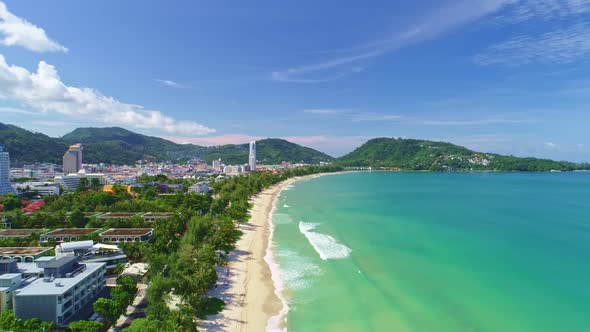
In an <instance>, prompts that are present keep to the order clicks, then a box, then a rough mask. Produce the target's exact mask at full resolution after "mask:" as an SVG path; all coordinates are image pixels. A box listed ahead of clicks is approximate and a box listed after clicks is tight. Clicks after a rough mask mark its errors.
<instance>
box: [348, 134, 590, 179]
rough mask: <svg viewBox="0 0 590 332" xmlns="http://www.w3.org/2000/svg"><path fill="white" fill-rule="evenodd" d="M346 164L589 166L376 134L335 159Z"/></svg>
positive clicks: (460, 167) (435, 167) (504, 168)
mask: <svg viewBox="0 0 590 332" xmlns="http://www.w3.org/2000/svg"><path fill="white" fill-rule="evenodd" d="M336 164H338V165H341V166H347V167H383V168H399V169H405V170H430V171H445V170H496V171H550V170H562V171H570V170H575V169H590V165H589V164H575V163H570V162H558V161H552V160H545V159H536V158H518V157H513V156H501V155H497V154H489V153H488V154H486V153H478V152H474V151H471V150H469V149H467V148H464V147H461V146H457V145H454V144H450V143H445V142H433V141H425V140H415V139H401V138H400V139H395V138H376V139H372V140H370V141H368V142H367V143H365V144H363V145H362V146H361V147H359V148H357V149H356V150H354V151H353V152H351V153H349V154H347V155H345V156H343V157H341V158H339V159H337V160H336Z"/></svg>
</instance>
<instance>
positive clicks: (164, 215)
mask: <svg viewBox="0 0 590 332" xmlns="http://www.w3.org/2000/svg"><path fill="white" fill-rule="evenodd" d="M174 215H175V213H174V212H148V213H144V214H142V215H141V217H142V218H143V220H145V221H147V222H155V221H158V220H161V219H169V218H172V217H174Z"/></svg>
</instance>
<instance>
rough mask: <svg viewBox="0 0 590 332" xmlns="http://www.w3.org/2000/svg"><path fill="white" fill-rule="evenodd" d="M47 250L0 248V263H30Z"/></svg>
mask: <svg viewBox="0 0 590 332" xmlns="http://www.w3.org/2000/svg"><path fill="white" fill-rule="evenodd" d="M49 250H51V248H49V247H0V262H4V261H6V260H11V259H13V260H14V261H16V262H19V263H20V262H23V263H32V262H34V261H35V260H37V259H38V258H40V257H43V256H45V255H46V253H47V252H48V251H49ZM0 272H2V271H0Z"/></svg>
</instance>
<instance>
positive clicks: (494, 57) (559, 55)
mask: <svg viewBox="0 0 590 332" xmlns="http://www.w3.org/2000/svg"><path fill="white" fill-rule="evenodd" d="M588 56H590V23H589V22H583V23H578V24H575V25H573V26H570V27H567V28H563V29H558V30H554V31H550V32H546V33H542V34H538V35H519V36H516V37H513V38H511V39H509V40H507V41H504V42H501V43H498V44H495V45H492V46H490V47H489V48H488V49H486V50H485V51H484V52H483V53H481V54H479V55H477V56H475V57H474V61H475V63H477V64H480V65H508V66H516V65H523V64H529V63H534V62H539V63H571V62H575V61H577V60H580V59H585V58H587V57H588Z"/></svg>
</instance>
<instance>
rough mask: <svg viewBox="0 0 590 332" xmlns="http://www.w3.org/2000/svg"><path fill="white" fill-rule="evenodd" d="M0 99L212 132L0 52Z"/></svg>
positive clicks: (120, 121)
mask: <svg viewBox="0 0 590 332" xmlns="http://www.w3.org/2000/svg"><path fill="white" fill-rule="evenodd" d="M0 99H10V100H14V101H18V102H20V103H23V104H25V105H27V106H29V107H31V108H33V109H36V110H39V111H42V112H57V113H60V114H64V115H67V116H71V117H73V118H77V119H79V120H85V121H88V120H92V121H99V122H102V123H106V124H113V125H123V126H133V127H136V128H146V129H159V130H164V131H166V132H168V133H174V134H180V135H205V134H210V133H213V132H215V130H214V129H211V128H208V127H205V126H203V125H201V124H199V123H196V122H192V121H179V120H175V119H173V118H171V117H168V116H165V115H163V114H162V113H161V112H159V111H155V110H146V109H144V108H143V107H142V106H139V105H133V104H126V103H122V102H120V101H118V100H116V99H114V98H112V97H108V96H104V95H102V94H101V93H100V92H98V91H96V90H93V89H90V88H79V87H73V86H67V85H66V84H65V83H63V82H62V81H61V78H60V77H59V75H58V73H57V70H56V69H55V67H53V66H52V65H49V64H47V63H45V62H44V61H41V62H39V66H38V68H37V71H36V72H29V71H28V70H27V69H25V68H23V67H18V66H15V65H8V64H7V63H6V60H5V59H4V56H2V55H0Z"/></svg>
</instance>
